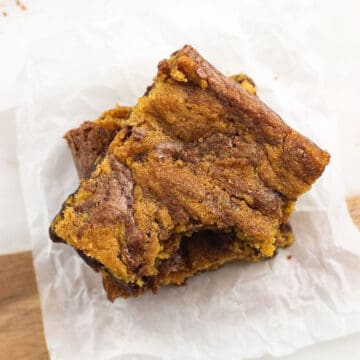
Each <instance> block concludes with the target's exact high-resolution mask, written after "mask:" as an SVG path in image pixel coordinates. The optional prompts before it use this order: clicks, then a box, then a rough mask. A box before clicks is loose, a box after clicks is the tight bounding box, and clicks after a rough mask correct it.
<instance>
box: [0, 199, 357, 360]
mask: <svg viewBox="0 0 360 360" xmlns="http://www.w3.org/2000/svg"><path fill="white" fill-rule="evenodd" d="M347 203H348V207H349V211H350V213H351V216H352V218H353V220H354V222H355V223H356V224H357V225H358V226H359V228H360V197H354V198H350V199H348V200H347ZM0 269H1V270H0V284H1V290H0V357H1V359H6V360H20V359H21V360H23V359H26V360H42V359H49V355H48V351H47V348H46V343H45V338H44V330H43V323H42V317H41V310H40V302H39V296H38V292H37V287H36V281H35V273H34V268H33V263H32V255H31V252H30V251H27V252H22V253H17V254H10V255H3V256H0Z"/></svg>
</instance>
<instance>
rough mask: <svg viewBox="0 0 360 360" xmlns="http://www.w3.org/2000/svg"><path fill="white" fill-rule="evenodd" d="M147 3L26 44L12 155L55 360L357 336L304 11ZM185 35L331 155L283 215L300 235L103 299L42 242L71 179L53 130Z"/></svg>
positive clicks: (200, 355) (358, 256) (244, 352)
mask: <svg viewBox="0 0 360 360" xmlns="http://www.w3.org/2000/svg"><path fill="white" fill-rule="evenodd" d="M150 3H151V2H149V4H144V6H145V7H143V8H140V7H139V8H138V9H132V10H131V9H130V8H125V5H124V15H123V17H122V18H120V19H115V20H113V21H111V22H108V23H106V24H95V25H94V24H93V25H89V26H88V27H86V28H77V29H73V30H72V31H67V32H64V33H62V34H59V35H58V36H56V37H52V38H51V39H47V40H43V41H41V42H40V43H37V44H34V45H33V46H32V47H31V50H30V52H29V55H28V59H27V66H26V67H25V69H24V71H23V73H22V75H21V78H20V79H19V85H20V88H21V93H22V94H23V95H22V97H21V100H19V102H20V103H19V112H18V118H17V126H18V152H19V160H20V167H21V175H22V185H23V190H24V196H25V200H26V210H27V216H28V222H29V227H30V231H31V236H32V241H33V248H34V262H35V269H36V276H37V281H38V285H39V290H40V297H41V304H42V311H43V315H44V323H45V333H46V340H47V344H48V347H49V351H50V354H51V357H52V359H62V360H63V359H78V360H80V359H87V360H89V359H94V360H95V359H96V360H98V359H101V360H107V359H109V360H110V359H113V360H114V359H121V360H123V359H152V360H154V359H240V358H242V357H256V356H260V355H262V354H265V353H269V354H273V355H284V354H287V353H290V352H292V351H295V350H296V349H298V348H300V347H302V346H305V345H309V344H312V343H314V342H318V341H322V340H326V339H331V338H334V337H338V336H343V335H346V334H348V333H351V332H355V331H360V276H359V275H360V235H359V232H358V231H357V230H356V229H355V227H354V226H353V225H352V223H351V221H350V220H349V216H348V214H347V212H346V206H345V202H344V192H343V184H342V175H341V166H340V165H341V164H340V162H339V157H338V152H339V151H338V140H337V123H336V119H333V118H332V117H331V114H329V113H327V110H326V103H325V102H324V98H323V96H322V80H321V77H322V73H321V69H322V66H321V59H319V58H317V56H316V54H313V53H311V52H310V51H308V49H307V46H306V44H307V39H308V38H309V37H310V36H312V33H311V30H312V27H311V26H312V25H311V24H312V22H313V21H315V19H314V18H313V17H311V8H310V7H309V8H306V7H299V6H295V5H292V4H293V3H294V2H283V3H284V6H283V7H282V11H279V12H276V11H273V12H272V16H268V15H267V11H266V3H269V2H261V3H262V5H261V6H259V7H255V5H252V4H253V3H254V4H260V2H244V3H243V4H242V5H236V4H232V5H231V6H229V5H226V4H225V3H224V6H223V7H219V5H218V6H213V5H211V4H209V5H206V6H207V7H206V8H204V9H200V10H199V8H195V9H197V10H196V11H195V12H192V11H187V10H186V6H185V7H180V4H179V5H176V6H175V5H173V6H174V7H173V8H170V7H167V6H165V5H163V6H161V7H156V6H154V7H152V3H151V4H150ZM286 4H287V5H286ZM225 5H226V6H225ZM126 6H128V7H130V5H126ZM169 6H170V5H169ZM204 6H205V5H204ZM289 24H291V26H288V25H289ZM185 43H190V44H192V45H193V46H195V47H196V48H197V49H198V50H199V51H200V53H202V54H203V55H204V56H205V57H206V58H207V59H208V60H209V61H210V62H211V63H213V64H214V65H215V66H216V67H218V68H219V69H220V70H222V71H223V72H225V73H228V74H229V73H237V72H240V71H242V72H246V73H247V74H249V75H250V76H252V77H253V78H254V80H255V82H256V83H257V85H258V90H259V95H260V97H261V98H262V99H263V100H264V101H265V102H266V103H268V104H269V105H270V106H271V107H272V108H273V109H275V111H277V112H278V113H279V114H280V115H281V116H282V117H283V118H284V119H285V120H286V121H287V122H288V123H289V124H290V125H291V126H293V127H294V128H296V129H297V130H299V131H301V132H302V133H304V134H306V135H307V136H309V137H310V138H311V139H313V140H314V141H315V142H316V143H318V144H319V145H320V146H322V147H324V148H326V149H327V150H328V151H329V152H330V153H331V155H332V159H331V164H330V166H329V167H328V168H327V169H326V171H325V173H324V175H323V176H322V178H321V179H320V180H319V181H318V182H317V183H316V185H315V186H314V187H313V189H312V190H311V192H310V193H308V194H306V195H304V196H303V197H302V198H301V199H300V201H299V203H298V205H297V211H296V213H295V214H294V215H293V216H292V218H291V223H292V225H293V227H294V231H295V235H296V243H295V244H294V245H293V246H292V247H291V248H289V249H286V250H284V251H279V253H278V255H277V256H276V257H275V258H274V259H272V260H270V261H266V262H263V263H259V264H242V263H237V264H232V265H229V266H226V267H224V268H222V269H220V270H219V271H215V272H211V273H206V274H202V275H200V276H196V277H195V278H194V279H191V280H189V281H188V282H187V285H186V286H183V287H168V288H163V289H161V290H160V291H159V293H158V295H157V296H154V295H152V294H151V293H150V294H146V295H145V296H143V297H141V298H138V299H130V300H123V299H118V300H117V301H115V302H114V303H110V302H108V300H107V299H106V296H105V293H104V291H103V289H102V286H101V281H100V275H99V274H96V273H94V272H93V271H92V270H91V269H90V268H88V267H87V266H86V265H85V264H84V262H83V261H82V260H81V259H80V258H79V257H78V256H77V255H76V254H75V252H74V251H73V250H72V249H71V248H69V247H66V246H63V245H58V244H53V243H51V242H50V240H49V238H48V230H47V229H48V225H49V223H50V220H51V219H52V217H53V216H54V215H55V213H56V212H57V211H58V210H59V208H60V206H61V203H62V201H63V199H65V196H66V195H67V194H68V193H70V192H72V191H73V190H74V189H75V188H76V186H77V182H78V181H77V176H76V173H75V168H74V165H73V162H72V159H71V156H70V152H69V150H68V149H67V146H66V144H65V141H64V140H63V139H62V135H63V134H64V132H65V131H66V130H68V129H70V128H72V127H75V126H78V125H79V124H80V123H81V122H82V121H83V120H85V119H89V120H90V119H95V118H96V117H97V116H98V114H99V113H100V112H101V111H103V110H105V109H107V108H111V107H113V106H114V105H115V103H118V102H120V103H121V104H126V105H131V104H135V103H136V99H137V97H138V96H140V95H141V94H142V93H143V92H144V90H145V88H146V86H147V85H149V84H150V83H151V79H152V77H153V76H154V75H155V74H156V65H157V62H158V61H159V60H160V59H162V58H165V57H167V56H169V55H170V53H171V52H172V51H174V50H176V49H178V48H180V47H181V46H182V45H184V44H185ZM19 94H20V92H19ZM288 255H291V256H292V258H291V259H290V260H289V259H288V258H287V256H288Z"/></svg>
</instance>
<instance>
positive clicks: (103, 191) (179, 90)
mask: <svg viewBox="0 0 360 360" xmlns="http://www.w3.org/2000/svg"><path fill="white" fill-rule="evenodd" d="M328 161H329V154H328V153H327V152H325V151H323V150H321V149H320V148H318V147H317V146H316V145H315V144H314V143H312V142H311V141H310V140H308V139H307V138H305V137H304V136H302V135H300V134H299V133H297V132H296V131H294V130H293V129H291V128H290V127H289V126H287V125H286V124H285V123H284V122H283V120H282V119H281V118H280V117H279V116H278V115H277V114H275V113H274V112H273V111H272V110H271V109H269V108H268V107H267V106H266V105H265V104H263V103H262V102H261V101H260V100H259V99H258V98H257V97H256V96H254V95H251V94H249V93H248V92H247V91H245V90H244V89H243V88H242V87H241V86H240V85H239V84H237V83H236V82H235V81H233V80H231V79H228V78H226V77H225V76H224V75H222V74H221V73H220V72H218V71H217V70H216V69H215V68H214V67H213V66H212V65H210V64H209V63H208V62H207V61H206V60H205V59H203V58H202V57H201V56H200V55H199V54H198V53H197V51H196V50H195V49H193V48H192V47H191V46H184V47H183V48H182V49H181V50H179V51H177V52H175V53H174V54H173V55H172V56H171V57H170V59H168V60H163V61H162V62H160V64H159V67H158V74H157V77H156V78H155V80H154V85H153V86H152V88H151V89H150V91H149V92H148V93H147V94H146V95H145V96H143V97H142V98H140V99H139V102H138V104H137V105H136V106H135V107H134V108H133V109H132V111H131V114H130V116H129V118H128V119H127V120H126V125H125V126H124V127H123V128H121V129H120V130H119V132H118V133H117V135H116V136H115V138H114V139H113V141H112V143H111V144H110V146H109V148H108V150H107V153H106V155H105V156H104V158H103V159H102V160H101V161H100V162H99V163H98V165H97V166H96V169H95V170H94V171H93V172H92V173H91V175H90V177H89V178H87V179H84V180H83V181H82V182H81V184H80V186H79V188H78V190H77V191H76V192H75V193H74V194H72V195H70V196H69V197H68V199H67V200H66V201H65V202H64V204H63V208H62V210H61V212H60V213H59V215H58V216H56V218H55V219H54V221H53V223H52V225H51V229H50V233H51V236H52V238H53V239H54V240H60V241H64V242H66V243H67V244H68V245H71V246H73V247H74V248H75V249H77V250H78V251H80V252H81V254H82V255H83V256H84V257H85V258H86V259H87V260H88V261H89V260H91V261H92V262H93V264H96V267H97V268H98V269H99V270H101V271H102V272H103V274H105V275H106V276H108V277H111V278H112V279H115V281H116V282H117V283H119V284H123V285H124V287H125V286H127V288H128V289H129V292H130V295H131V289H132V288H146V287H147V286H148V285H147V284H148V279H152V278H153V277H154V276H156V275H157V274H158V273H159V271H160V270H159V269H160V268H161V266H162V265H163V264H166V262H167V261H169V260H170V259H171V257H172V256H173V254H175V253H176V251H178V250H179V249H182V246H183V245H182V243H183V242H184V241H182V239H184V238H185V237H189V239H191V236H192V235H193V236H194V234H196V236H198V234H208V232H210V233H216V234H218V235H219V234H220V237H221V238H223V242H226V240H225V238H227V237H229V238H231V239H237V241H236V246H234V248H233V249H232V251H236V249H237V248H238V249H240V251H243V248H251V249H253V251H254V253H256V256H258V257H259V258H268V257H271V256H273V255H274V252H275V250H276V243H277V241H278V239H279V238H281V237H282V231H283V227H284V225H283V224H284V223H285V222H286V221H287V220H288V218H289V216H290V214H291V212H292V211H293V209H294V204H295V201H296V199H297V197H298V196H299V195H301V194H302V193H304V192H306V191H308V190H309V189H310V187H311V184H312V183H313V182H314V181H315V180H316V179H317V178H318V177H319V176H320V175H321V173H322V172H323V170H324V168H325V166H326V164H327V163H328ZM218 235H217V236H218ZM196 236H195V237H196ZM224 237H225V238H224ZM189 242H190V244H191V246H195V245H196V241H189ZM164 266H165V265H164ZM139 293H140V292H139ZM119 295H122V294H119ZM123 296H129V294H123Z"/></svg>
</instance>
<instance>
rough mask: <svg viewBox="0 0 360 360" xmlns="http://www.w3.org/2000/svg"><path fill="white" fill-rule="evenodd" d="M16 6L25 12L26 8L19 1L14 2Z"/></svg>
mask: <svg viewBox="0 0 360 360" xmlns="http://www.w3.org/2000/svg"><path fill="white" fill-rule="evenodd" d="M15 4H16V6H18V7H19V8H20V10H21V11H26V10H27V7H26V5H25V4H23V3H22V2H21V1H20V0H15Z"/></svg>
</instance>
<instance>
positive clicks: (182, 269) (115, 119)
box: [65, 74, 294, 300]
mask: <svg viewBox="0 0 360 360" xmlns="http://www.w3.org/2000/svg"><path fill="white" fill-rule="evenodd" d="M230 78H231V79H233V80H235V81H236V82H238V83H239V84H240V85H241V86H242V87H243V88H244V89H245V90H247V91H248V92H250V93H251V94H256V86H255V83H254V82H253V81H252V79H251V78H249V77H248V76H246V75H245V74H238V75H233V76H231V77H230ZM129 115H130V108H128V107H120V106H117V107H116V108H115V109H111V110H108V111H106V112H104V113H103V114H102V115H101V116H100V118H99V119H98V120H96V121H94V122H89V121H86V122H84V123H83V124H82V125H81V126H80V127H79V128H76V129H72V130H70V131H68V132H67V133H66V134H65V138H66V140H67V142H68V145H69V147H70V149H71V152H72V155H73V158H74V162H75V165H76V168H77V170H78V173H79V177H80V178H82V177H87V176H89V175H90V174H91V171H92V170H94V167H95V163H96V162H98V161H99V159H100V158H101V157H102V156H103V155H104V154H105V152H106V150H107V147H108V146H109V145H110V143H111V141H112V139H113V138H114V137H115V135H116V132H117V131H119V130H120V129H121V127H123V126H125V124H126V121H125V120H126V119H127V118H128V117H129ZM293 239H294V237H293V234H292V232H291V228H290V226H289V225H283V226H282V237H281V238H279V239H278V241H277V244H276V246H278V247H280V248H281V247H285V246H289V245H290V244H291V243H292V242H293ZM240 246H242V248H240V247H239V239H238V238H234V237H230V236H229V235H226V234H219V233H215V232H211V231H208V232H199V233H196V234H194V235H193V236H191V237H190V238H188V237H183V238H182V239H181V242H180V246H179V249H177V250H176V251H175V253H174V254H172V255H171V256H170V257H169V259H167V260H166V261H164V262H163V263H161V264H159V266H158V273H157V275H155V276H153V277H151V278H148V279H147V281H146V284H144V286H142V287H139V286H134V285H133V286H132V287H131V288H129V287H128V286H127V285H126V284H122V283H121V282H119V281H117V280H116V278H114V277H112V276H111V275H110V274H109V273H106V272H105V273H104V274H103V284H104V288H105V290H106V292H107V295H108V298H109V299H110V300H114V299H115V298H116V297H118V296H122V297H129V296H138V295H139V294H141V293H142V292H143V291H144V290H145V289H151V290H152V291H153V292H156V290H157V289H158V287H160V286H161V285H164V284H166V285H167V284H171V285H181V284H183V283H184V282H185V280H186V279H187V278H189V277H191V276H192V275H194V274H196V273H199V272H202V271H205V270H213V269H216V268H218V267H220V266H222V265H224V264H226V263H228V262H232V261H235V260H244V261H259V260H261V257H260V256H259V252H258V251H257V250H256V249H254V248H252V247H248V248H246V246H244V244H242V243H240ZM81 256H82V258H85V256H84V254H81ZM86 262H87V263H88V264H89V265H91V266H92V267H95V269H98V267H97V266H96V265H97V264H94V263H93V262H92V261H91V259H89V258H88V259H86Z"/></svg>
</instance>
